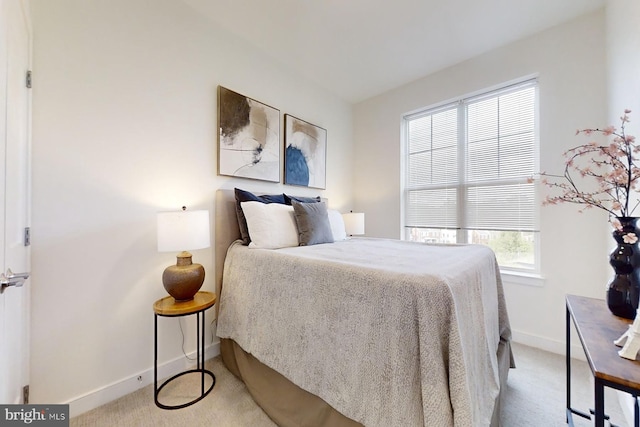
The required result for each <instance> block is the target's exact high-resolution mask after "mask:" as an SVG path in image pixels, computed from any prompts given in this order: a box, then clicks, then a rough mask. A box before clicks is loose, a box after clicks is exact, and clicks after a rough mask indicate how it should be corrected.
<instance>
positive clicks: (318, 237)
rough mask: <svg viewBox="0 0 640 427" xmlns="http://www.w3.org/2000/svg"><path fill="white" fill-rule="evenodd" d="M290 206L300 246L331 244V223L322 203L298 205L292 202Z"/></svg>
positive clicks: (298, 203)
mask: <svg viewBox="0 0 640 427" xmlns="http://www.w3.org/2000/svg"><path fill="white" fill-rule="evenodd" d="M291 204H292V205H293V213H294V216H295V218H296V224H297V225H298V241H299V243H300V246H310V245H317V244H319V243H333V233H332V232H331V223H330V222H329V215H328V214H327V205H326V204H325V203H324V202H316V203H300V202H297V201H295V200H292V201H291Z"/></svg>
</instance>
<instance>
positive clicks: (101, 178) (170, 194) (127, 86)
mask: <svg viewBox="0 0 640 427" xmlns="http://www.w3.org/2000/svg"><path fill="white" fill-rule="evenodd" d="M151 3H153V4H151ZM32 15H33V22H34V31H35V32H34V89H33V105H34V107H33V224H32V234H33V246H32V250H33V252H32V254H33V259H32V267H33V271H32V296H33V301H32V305H33V312H32V329H33V330H32V343H31V344H32V348H31V354H32V361H31V400H32V402H35V403H60V402H72V403H73V402H78V398H80V397H83V396H85V395H88V396H89V397H91V396H93V395H95V394H96V393H94V392H97V394H99V393H100V391H101V390H103V389H104V388H105V387H106V388H109V387H116V388H117V386H118V384H119V382H120V381H123V380H125V381H128V380H130V379H131V378H135V377H136V376H137V374H138V373H141V372H142V373H144V374H145V382H148V381H149V379H148V375H149V369H150V368H151V367H152V366H153V311H152V304H153V302H154V301H155V300H156V299H158V298H161V297H163V296H165V295H166V292H165V291H164V289H163V287H162V284H161V281H160V277H161V274H162V270H163V269H164V268H165V267H166V266H167V265H169V264H172V263H174V262H175V255H174V254H170V253H158V252H157V251H156V240H155V239H156V231H155V221H156V217H155V214H156V212H157V211H159V210H167V209H178V208H179V207H180V206H182V205H187V206H188V207H189V208H192V209H196V208H198V209H200V208H203V209H209V210H210V212H211V215H212V221H213V211H214V205H213V204H214V193H215V190H216V189H217V188H220V187H225V188H233V186H239V187H242V188H246V189H249V190H255V191H265V192H271V191H273V192H281V191H283V190H284V191H286V192H289V193H293V194H300V195H315V194H318V193H321V194H322V195H323V196H324V197H328V198H329V199H330V204H331V205H332V207H335V208H338V209H343V210H346V209H347V208H349V207H350V206H348V205H349V203H350V201H351V187H352V175H351V170H350V167H349V165H350V161H351V157H352V149H353V147H352V111H351V106H350V105H348V104H347V103H345V102H343V101H342V100H340V99H339V98H338V97H336V96H334V95H332V94H330V93H327V92H326V91H324V90H322V89H320V88H318V87H316V86H314V85H313V84H311V83H309V82H308V81H306V80H305V79H303V78H301V77H299V76H297V75H295V74H292V73H291V72H290V71H289V70H287V69H286V68H285V67H283V66H281V65H280V64H278V63H276V62H274V61H272V60H271V59H270V58H268V57H265V56H264V55H263V54H261V53H259V52H257V51H255V50H254V49H252V48H251V47H249V46H248V45H246V44H245V43H243V42H242V41H240V40H238V39H236V38H234V37H232V36H230V35H229V34H227V33H224V32H221V31H219V30H218V29H216V28H215V26H212V25H209V24H207V22H205V21H203V20H202V19H201V18H200V17H199V16H198V15H197V14H196V13H195V12H193V11H192V10H191V9H190V8H189V7H188V6H186V5H185V4H184V3H182V2H181V1H179V0H154V1H153V2H149V1H145V0H96V1H90V2H82V1H75V0H56V1H55V2H54V1H51V0H33V1H32ZM283 48H285V47H284V46H283ZM218 85H223V86H225V87H227V88H230V89H232V90H235V91H238V92H241V93H243V94H245V95H247V96H250V97H252V98H255V99H257V100H259V101H262V102H264V103H267V104H269V105H271V106H274V107H276V108H279V109H280V112H281V114H284V113H291V114H294V115H296V116H297V117H300V118H303V119H305V120H307V121H310V122H312V123H315V124H317V125H319V126H322V127H324V128H326V129H327V130H328V158H327V165H328V170H327V190H326V191H324V192H320V191H318V190H310V189H301V188H295V187H285V186H282V185H278V184H269V183H260V182H258V181H251V180H241V179H235V180H234V179H230V178H227V177H220V176H217V174H216V170H217V160H216V157H217V151H216V150H217V149H216V147H217V137H216V121H217V119H216V117H217V111H216V110H217V105H216V104H217V95H216V93H217V86H218ZM282 125H283V119H281V128H282ZM194 262H200V263H202V264H203V265H204V267H205V269H206V271H207V278H206V280H205V284H204V286H203V289H204V290H214V284H213V276H214V266H213V250H212V249H208V250H200V251H194ZM189 325H191V324H190V323H188V322H187V323H185V326H187V333H188V334H189V333H191V332H192V331H191V328H190V326H189ZM160 326H161V337H160V338H161V343H162V345H161V349H160V351H161V355H160V363H165V362H167V361H170V360H173V359H174V358H179V357H180V356H181V354H182V353H181V349H180V333H179V329H178V327H177V321H175V319H169V320H167V321H166V322H161V323H160ZM192 335H194V334H193V333H191V336H192ZM216 340H217V339H216ZM191 341H193V340H191ZM193 348H194V347H193V343H190V345H189V346H188V350H192V349H193ZM125 389H126V387H125ZM126 391H128V390H124V392H126ZM85 397H86V396H85ZM85 400H86V399H85ZM89 400H91V399H89ZM98 400H99V399H98ZM98 403H100V402H98ZM85 406H86V405H85ZM90 406H91V405H90ZM73 412H74V407H73V405H72V414H73ZM76 412H77V411H76Z"/></svg>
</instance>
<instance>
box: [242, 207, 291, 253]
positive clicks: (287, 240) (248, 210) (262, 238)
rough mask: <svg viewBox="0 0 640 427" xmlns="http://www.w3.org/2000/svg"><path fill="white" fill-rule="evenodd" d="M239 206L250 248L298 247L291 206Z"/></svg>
mask: <svg viewBox="0 0 640 427" xmlns="http://www.w3.org/2000/svg"><path fill="white" fill-rule="evenodd" d="M240 205H241V206H242V212H244V216H245V218H246V219H247V228H248V229H249V236H251V243H249V247H250V248H260V249H277V248H287V247H290V246H298V227H297V225H296V220H295V217H294V215H293V206H288V205H283V204H280V203H261V202H242V203H240Z"/></svg>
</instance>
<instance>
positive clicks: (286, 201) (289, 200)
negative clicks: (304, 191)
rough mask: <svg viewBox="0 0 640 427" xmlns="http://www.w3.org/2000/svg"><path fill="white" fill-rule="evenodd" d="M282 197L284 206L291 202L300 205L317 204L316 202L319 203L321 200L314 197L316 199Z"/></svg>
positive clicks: (318, 197) (285, 195)
mask: <svg viewBox="0 0 640 427" xmlns="http://www.w3.org/2000/svg"><path fill="white" fill-rule="evenodd" d="M283 196H284V204H285V205H290V204H291V202H293V201H294V200H295V201H296V202H300V203H317V202H321V201H322V199H321V198H320V196H316V197H302V196H290V195H288V194H286V193H285V194H283Z"/></svg>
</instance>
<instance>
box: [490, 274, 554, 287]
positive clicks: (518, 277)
mask: <svg viewBox="0 0 640 427" xmlns="http://www.w3.org/2000/svg"><path fill="white" fill-rule="evenodd" d="M500 275H501V276H502V282H503V283H513V284H515V285H525V286H537V287H542V286H544V277H542V276H541V275H539V274H533V273H523V272H519V271H500Z"/></svg>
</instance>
